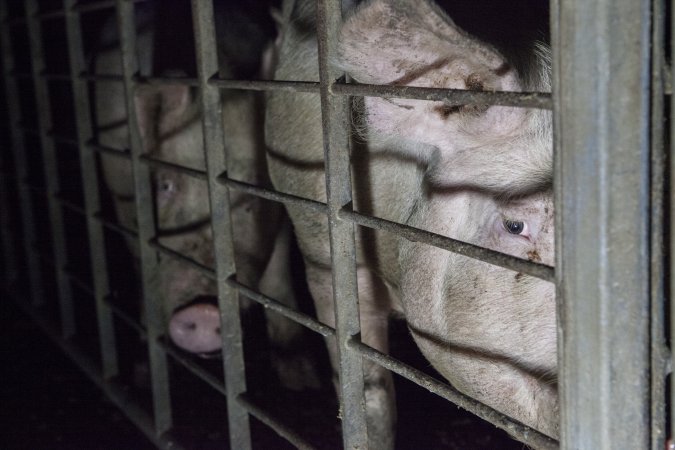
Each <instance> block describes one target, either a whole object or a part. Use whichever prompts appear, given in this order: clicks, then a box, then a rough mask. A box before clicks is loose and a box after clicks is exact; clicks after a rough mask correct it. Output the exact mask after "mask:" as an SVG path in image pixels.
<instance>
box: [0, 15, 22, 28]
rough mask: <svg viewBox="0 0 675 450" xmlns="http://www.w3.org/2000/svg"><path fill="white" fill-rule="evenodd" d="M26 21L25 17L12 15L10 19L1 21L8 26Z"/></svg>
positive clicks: (18, 24)
mask: <svg viewBox="0 0 675 450" xmlns="http://www.w3.org/2000/svg"><path fill="white" fill-rule="evenodd" d="M26 22H27V20H26V18H25V17H12V18H11V19H6V20H4V21H3V22H2V23H3V25H6V26H8V27H16V26H20V25H26Z"/></svg>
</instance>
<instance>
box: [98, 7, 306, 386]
mask: <svg viewBox="0 0 675 450" xmlns="http://www.w3.org/2000/svg"><path fill="white" fill-rule="evenodd" d="M157 5H159V3H157ZM161 6H162V8H164V9H161V8H159V7H153V6H152V5H151V6H142V7H140V8H138V9H137V14H136V20H137V32H138V35H137V54H136V55H133V56H135V57H137V58H138V64H139V68H140V74H141V75H144V76H148V75H151V74H152V75H167V74H169V75H174V76H175V75H185V73H184V72H176V70H175V68H176V67H178V68H180V69H182V67H181V66H180V64H179V62H178V60H179V59H180V55H181V54H183V53H184V55H185V58H186V59H185V60H184V61H183V64H185V65H187V66H190V65H193V66H194V57H195V56H194V48H193V47H192V48H190V44H191V40H192V31H191V16H190V10H189V3H188V2H171V3H167V2H162V4H161ZM249 6H250V5H249ZM181 8H183V9H181ZM252 8H253V7H252V6H250V7H248V9H247V8H246V7H244V6H241V7H240V6H239V5H236V4H231V3H229V2H216V4H215V12H216V25H217V30H218V36H217V37H218V44H219V55H218V57H219V66H220V71H221V75H222V76H224V77H230V78H254V77H256V76H257V75H258V71H259V62H260V55H261V52H262V51H263V49H264V47H265V45H267V44H268V43H269V40H270V39H271V38H272V37H273V31H274V29H273V26H272V27H270V28H269V29H267V28H266V27H265V26H264V24H261V23H260V18H261V17H267V11H266V9H265V8H263V10H262V13H260V12H258V11H255V10H252ZM160 14H162V15H161V16H160ZM166 21H171V22H170V23H169V24H167V23H165V22H166ZM181 21H182V22H181ZM270 21H271V19H270ZM183 22H187V24H185V23H183ZM176 23H180V24H182V25H175V24H176ZM270 23H271V22H270ZM174 26H176V27H178V28H174ZM181 26H186V27H187V28H186V31H185V32H184V33H183V34H180V33H181V31H180V30H181V29H182V28H180V27H181ZM167 27H168V29H167ZM102 34H103V38H102V42H103V44H106V45H103V46H102V50H101V51H100V52H99V53H98V54H97V55H96V58H95V70H96V72H97V73H99V74H107V75H110V74H121V53H120V50H119V43H118V40H117V29H116V26H115V24H114V23H112V22H111V23H109V24H108V25H107V26H106V27H104V30H103V33H102ZM173 44H182V46H179V45H173ZM181 49H182V51H181ZM159 52H163V57H158V55H157V54H158V53H159ZM95 94H96V122H97V127H98V129H99V143H100V144H102V145H104V146H107V147H112V148H116V149H119V150H122V149H126V148H129V133H128V127H127V111H128V109H127V108H129V109H131V108H133V110H134V112H135V115H136V119H137V120H136V123H132V124H131V125H130V126H137V127H138V130H139V132H140V135H141V138H142V144H143V148H142V151H143V154H144V156H146V157H149V158H151V159H155V160H161V161H163V162H167V163H170V164H174V165H180V166H185V167H187V168H189V169H194V170H196V171H205V166H206V164H205V163H206V161H205V155H204V142H203V139H204V137H203V131H202V120H201V119H202V107H201V104H200V102H199V101H198V98H199V96H198V93H197V92H196V89H194V88H192V87H190V86H188V85H186V84H180V83H174V84H171V83H167V84H140V85H138V87H137V88H136V90H135V93H134V104H133V105H126V104H125V101H124V85H123V84H122V83H120V82H119V81H112V82H99V83H97V85H96V92H95ZM221 98H222V126H223V131H224V136H225V146H226V148H224V149H223V151H224V152H225V153H226V155H227V167H228V174H227V175H228V177H230V178H232V179H236V180H239V181H243V182H247V183H251V184H255V185H258V186H263V187H264V186H268V185H269V177H268V174H267V166H266V162H265V156H264V155H265V153H264V143H263V130H262V119H263V112H262V111H263V106H262V100H263V99H262V98H261V96H260V94H258V93H254V92H250V91H225V92H223V93H222V96H221ZM101 166H102V169H103V170H102V171H103V175H104V180H105V183H106V185H107V187H108V189H109V191H110V192H111V194H112V198H113V204H114V208H115V211H116V215H117V219H118V221H119V222H120V223H121V224H122V225H124V226H125V227H127V228H129V229H134V228H136V205H135V193H134V184H133V174H132V166H131V163H130V161H129V160H125V159H122V158H119V157H116V156H111V155H108V154H105V153H104V154H103V155H102V157H101ZM151 177H152V182H153V186H152V191H153V198H152V200H153V202H152V204H148V205H145V206H144V207H148V208H154V215H155V220H156V235H155V236H154V237H155V238H156V241H157V242H158V243H159V244H160V245H162V246H164V247H166V248H169V249H170V250H173V251H175V252H179V253H180V254H182V255H183V256H185V257H187V258H189V259H192V260H194V261H196V262H197V263H199V264H201V265H203V266H206V267H207V268H212V269H213V268H214V265H215V257H214V254H213V229H212V225H213V224H212V221H211V211H210V207H209V192H208V186H207V181H206V180H204V179H199V178H196V177H193V176H191V175H190V174H187V173H184V172H181V171H178V170H175V169H173V168H170V167H166V166H162V165H159V166H157V167H154V168H153V169H152V172H151ZM230 202H231V205H232V209H231V211H230V217H231V220H232V228H233V234H234V243H233V244H234V253H235V265H236V279H237V281H238V282H240V283H242V284H244V285H246V286H249V287H251V288H252V289H254V290H261V291H262V292H263V293H264V294H267V295H269V296H271V297H273V298H275V299H277V300H280V301H282V302H283V303H285V304H287V305H291V306H292V305H294V304H295V298H294V292H293V288H292V280H291V273H290V267H289V264H288V258H289V254H288V252H289V245H290V227H289V226H288V224H286V225H284V224H283V222H284V215H283V209H282V208H281V206H280V205H279V204H275V203H272V202H264V201H263V200H262V199H260V198H258V197H255V196H252V195H248V194H244V193H241V192H231V193H230ZM133 241H134V240H133V239H130V240H129V244H130V245H129V247H130V249H131V250H132V252H133V253H135V254H136V256H138V253H137V249H138V243H136V242H133ZM127 269H128V268H127ZM150 283H152V284H153V285H154V286H155V287H156V292H157V293H158V295H159V296H160V302H161V304H162V307H163V314H164V319H165V322H166V332H167V334H168V335H169V336H170V337H171V340H172V341H173V342H174V343H175V344H176V345H177V346H178V347H180V348H182V349H183V350H186V351H188V352H192V353H195V354H200V355H204V356H210V355H214V354H217V353H219V352H220V347H221V339H222V338H221V330H220V315H219V311H218V308H217V305H216V301H215V300H216V295H217V293H218V290H217V286H216V282H215V280H214V279H213V278H212V277H209V276H207V275H206V274H204V273H203V272H202V271H200V270H198V269H196V268H195V267H193V266H191V265H190V264H186V263H185V262H184V261H180V260H178V259H176V258H173V257H170V256H167V255H165V254H159V262H158V265H157V270H156V271H155V273H153V274H152V280H150ZM241 300H242V304H243V305H244V306H246V305H250V301H249V300H248V299H246V298H244V297H243V296H242V297H241ZM267 319H268V320H267V330H268V332H269V334H270V336H271V341H272V345H273V349H272V350H273V351H272V358H273V365H274V367H275V368H276V369H277V374H278V375H279V377H280V379H281V381H282V383H283V384H284V385H285V386H287V387H290V388H294V389H302V388H303V387H307V386H310V387H316V386H317V383H318V381H317V379H316V376H315V375H314V371H313V368H312V363H311V362H309V361H308V360H307V359H306V358H305V357H304V356H303V355H302V354H301V353H298V352H295V350H296V349H298V345H297V344H298V341H299V339H300V335H301V327H300V325H298V324H296V323H294V322H291V321H288V320H286V319H285V318H283V317H281V316H280V315H278V314H276V313H272V314H269V315H268V317H267ZM275 348H276V349H279V351H276V352H275V351H274V349H275Z"/></svg>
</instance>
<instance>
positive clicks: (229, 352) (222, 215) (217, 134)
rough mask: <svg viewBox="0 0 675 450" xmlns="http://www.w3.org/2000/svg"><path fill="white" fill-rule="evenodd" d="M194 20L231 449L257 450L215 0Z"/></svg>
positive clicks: (200, 6)
mask: <svg viewBox="0 0 675 450" xmlns="http://www.w3.org/2000/svg"><path fill="white" fill-rule="evenodd" d="M192 20H193V26H194V31H195V53H196V55H197V72H198V78H199V88H200V89H199V90H200V99H201V103H202V108H203V117H202V126H203V131H204V152H205V156H206V169H207V173H208V188H209V202H210V207H211V217H212V220H211V226H212V230H213V243H214V254H215V257H216V274H217V282H218V307H219V310H220V324H221V330H227V332H225V333H222V338H223V346H222V352H223V368H224V372H225V386H226V387H227V413H228V419H229V430H230V447H232V448H236V449H241V450H247V449H250V448H251V431H250V424H249V417H248V413H247V412H246V410H245V409H244V408H242V407H241V405H240V404H239V403H237V402H236V398H237V397H238V396H239V395H240V394H243V393H245V392H246V372H245V367H244V353H243V344H242V335H241V320H240V317H239V298H238V294H237V291H236V289H233V288H232V287H230V286H228V285H227V279H228V278H230V277H231V276H232V275H233V274H234V273H235V271H236V268H235V265H234V245H233V241H232V223H231V219H230V198H229V192H228V190H227V187H225V186H222V185H220V184H218V183H217V182H216V179H217V177H218V175H219V174H220V173H222V172H223V171H226V170H227V159H226V154H225V152H224V151H223V149H226V148H227V147H226V146H225V145H224V144H225V136H224V135H223V134H224V133H223V126H222V114H221V103H220V91H219V90H218V89H217V88H216V87H215V86H210V85H209V84H208V80H209V78H211V77H212V76H213V75H215V74H217V73H218V69H219V68H218V51H217V47H216V36H215V22H214V17H213V2H205V1H202V0H193V1H192Z"/></svg>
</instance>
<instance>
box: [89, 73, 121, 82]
mask: <svg viewBox="0 0 675 450" xmlns="http://www.w3.org/2000/svg"><path fill="white" fill-rule="evenodd" d="M79 78H80V79H81V80H87V81H116V82H120V83H123V82H124V75H118V74H114V73H89V72H82V73H80V75H79Z"/></svg>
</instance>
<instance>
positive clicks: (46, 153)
mask: <svg viewBox="0 0 675 450" xmlns="http://www.w3.org/2000/svg"><path fill="white" fill-rule="evenodd" d="M38 8H39V6H38V3H37V0H26V1H25V2H24V12H25V15H26V18H27V19H28V22H27V25H28V37H29V51H30V56H31V69H32V75H33V89H34V90H35V106H36V108H37V117H36V119H37V124H38V129H39V130H40V133H39V136H40V147H41V148H42V164H43V168H44V174H45V183H46V187H47V205H48V213H49V222H50V225H51V232H52V251H53V254H54V259H55V260H56V283H57V289H58V302H59V313H60V316H61V330H62V332H63V336H64V337H65V338H66V339H68V338H69V337H71V336H72V335H74V334H75V332H76V326H75V310H74V307H73V295H72V292H71V290H70V282H69V280H68V278H67V277H66V276H64V274H63V272H62V271H61V269H62V268H64V267H66V266H67V265H68V253H67V249H66V234H65V227H64V225H63V212H62V211H61V208H60V206H59V204H58V202H57V201H56V198H55V197H56V194H57V193H58V192H59V186H60V181H59V173H58V162H57V158H56V148H55V145H54V140H53V139H51V138H50V137H49V136H48V135H47V134H48V131H49V130H51V129H52V128H53V122H52V115H51V102H50V99H49V87H48V86H47V82H46V80H44V79H42V78H41V77H40V73H42V72H43V71H44V69H45V59H44V52H43V49H42V30H41V28H40V22H39V21H38V20H37V19H36V18H35V14H36V13H37V12H38Z"/></svg>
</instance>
